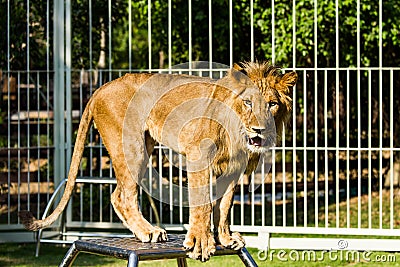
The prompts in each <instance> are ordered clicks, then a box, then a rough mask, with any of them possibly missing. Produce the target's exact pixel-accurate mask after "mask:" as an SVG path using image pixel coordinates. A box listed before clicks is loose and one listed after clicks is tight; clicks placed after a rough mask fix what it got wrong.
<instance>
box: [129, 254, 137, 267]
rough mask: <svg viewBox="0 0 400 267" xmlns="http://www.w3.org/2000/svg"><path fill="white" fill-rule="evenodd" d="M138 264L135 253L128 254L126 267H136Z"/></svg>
mask: <svg viewBox="0 0 400 267" xmlns="http://www.w3.org/2000/svg"><path fill="white" fill-rule="evenodd" d="M138 264H139V258H138V256H137V255H136V253H131V254H129V258H128V265H126V267H137V266H138Z"/></svg>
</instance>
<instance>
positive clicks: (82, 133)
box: [18, 98, 93, 231]
mask: <svg viewBox="0 0 400 267" xmlns="http://www.w3.org/2000/svg"><path fill="white" fill-rule="evenodd" d="M92 99H93V98H91V99H90V100H89V102H88V104H87V105H86V108H85V110H84V112H83V114H82V118H81V122H80V124H79V129H78V135H77V138H76V142H75V148H74V152H73V155H72V161H71V166H70V169H69V173H68V181H67V184H66V186H65V190H64V194H63V196H62V198H61V200H60V202H59V203H58V206H57V207H56V208H55V209H54V211H53V212H52V213H51V214H50V215H49V216H48V217H46V218H45V219H43V220H38V219H36V218H35V217H34V216H33V214H32V213H31V212H30V211H27V210H23V211H20V212H19V214H18V215H19V218H20V220H21V223H22V224H24V226H25V228H26V229H28V230H31V231H36V230H39V229H42V228H46V227H48V226H50V225H51V224H52V223H53V222H54V221H55V220H56V219H57V218H58V216H59V215H60V214H61V213H62V212H63V210H64V209H65V207H66V206H67V204H68V201H69V199H70V197H71V194H72V191H73V189H74V186H75V181H76V176H77V174H78V170H79V166H80V162H81V159H82V155H83V150H84V148H85V140H86V136H87V133H88V131H89V127H90V124H91V121H92V119H93V116H92V113H91V111H90V110H91V108H90V106H91V103H92Z"/></svg>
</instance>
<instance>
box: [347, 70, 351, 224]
mask: <svg viewBox="0 0 400 267" xmlns="http://www.w3.org/2000/svg"><path fill="white" fill-rule="evenodd" d="M346 115H347V116H346V221H347V228H350V225H351V224H350V70H349V69H347V70H346Z"/></svg>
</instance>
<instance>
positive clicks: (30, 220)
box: [18, 210, 40, 231]
mask: <svg viewBox="0 0 400 267" xmlns="http://www.w3.org/2000/svg"><path fill="white" fill-rule="evenodd" d="M18 216H19V219H20V220H21V223H22V224H23V225H24V227H25V228H26V229H27V230H30V231H37V230H39V229H40V226H39V225H38V223H37V220H36V218H35V217H34V216H33V214H32V212H30V211H27V210H21V211H20V212H18Z"/></svg>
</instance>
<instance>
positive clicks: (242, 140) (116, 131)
mask: <svg viewBox="0 0 400 267" xmlns="http://www.w3.org/2000/svg"><path fill="white" fill-rule="evenodd" d="M296 82H297V74H296V73H295V72H288V73H282V71H281V69H280V68H279V67H276V66H274V65H272V64H270V63H269V62H262V63H261V62H242V63H239V64H235V65H234V66H233V68H231V69H230V70H229V71H228V72H227V74H226V75H225V76H224V77H223V78H221V79H219V80H213V79H211V78H203V77H197V76H191V75H183V74H153V73H136V74H126V75H125V76H122V77H120V78H118V79H116V80H113V81H111V82H109V83H107V84H104V85H103V86H101V87H100V88H99V89H98V90H96V91H95V93H94V94H93V96H92V97H91V98H90V99H89V102H88V103H87V105H86V108H85V110H84V111H83V114H82V118H81V121H80V124H79V129H78V134H77V139H76V143H75V148H74V152H73V155H72V160H71V165H70V170H69V174H68V181H67V184H66V186H65V190H64V194H63V196H62V198H61V200H60V202H59V204H58V205H57V207H56V208H55V209H54V211H53V212H52V213H51V214H50V215H49V216H48V217H46V218H45V219H43V220H38V219H36V218H34V217H33V215H32V213H31V212H29V211H21V212H20V213H19V216H20V219H21V222H22V223H23V224H24V226H25V228H26V229H28V230H32V231H35V230H38V229H42V228H45V227H48V226H50V225H51V224H52V223H53V222H54V221H55V220H56V219H57V217H58V216H59V215H60V214H61V213H62V212H63V210H64V209H65V207H66V205H67V203H68V201H69V198H70V196H71V194H72V192H73V189H74V185H75V181H76V176H77V173H78V169H79V166H80V161H81V159H82V154H83V150H84V147H85V140H86V137H87V133H88V131H89V129H90V125H91V124H92V122H94V124H95V125H96V127H97V129H98V131H99V133H100V135H101V137H102V139H103V143H104V144H105V147H106V148H107V150H108V152H109V155H110V157H111V160H112V162H113V168H114V171H115V176H116V179H117V186H116V188H115V190H114V192H113V193H112V196H111V203H112V205H113V208H114V210H115V212H116V214H117V215H118V217H119V218H120V219H121V221H122V222H123V224H124V225H125V226H126V227H127V228H128V229H129V230H130V231H131V232H132V233H133V234H134V235H135V236H136V237H137V238H138V239H140V240H141V241H142V242H162V241H167V240H168V236H167V233H166V231H165V230H164V229H162V228H160V227H157V226H153V225H152V224H150V223H149V222H148V221H147V220H146V219H145V218H144V217H143V215H142V213H141V211H140V208H139V203H138V189H139V188H138V183H139V184H140V179H141V178H142V177H144V174H145V169H146V166H147V164H148V155H150V154H151V153H152V151H153V149H154V146H155V144H156V143H157V142H158V143H161V144H163V145H166V146H168V147H170V148H171V149H173V150H174V151H176V152H177V153H180V154H181V155H183V156H184V157H185V159H186V166H187V180H188V194H189V195H188V198H189V227H188V231H187V233H186V236H185V240H184V243H183V245H184V248H185V249H186V250H187V252H188V256H189V257H190V258H193V259H198V260H201V261H207V260H208V259H209V258H210V256H211V255H212V254H213V253H214V252H215V246H216V243H219V244H221V245H222V246H224V247H227V248H231V249H235V250H237V249H240V248H242V247H244V246H245V242H244V239H243V238H242V237H241V235H240V234H239V233H236V232H231V230H230V227H229V211H230V208H231V205H232V199H233V195H234V190H235V186H236V184H237V182H238V179H239V177H240V176H241V175H242V174H247V175H248V174H250V173H251V172H252V171H253V170H254V169H255V168H256V166H257V164H258V162H259V159H260V158H261V157H262V155H263V153H265V151H267V150H268V149H269V148H270V147H272V146H273V145H274V144H275V138H276V135H278V136H280V134H281V132H282V127H283V124H284V123H286V121H287V120H288V118H289V115H290V112H291V109H292V99H291V94H292V90H293V87H294V86H295V84H296ZM275 129H276V132H275ZM211 176H212V177H214V178H215V179H216V181H219V180H221V181H223V182H222V183H219V184H218V185H217V189H216V190H217V191H218V194H219V196H220V197H219V198H218V199H216V200H212V199H210V177H211ZM218 194H217V195H218ZM212 209H214V212H213V218H211V214H212ZM212 219H213V225H214V229H213V230H214V231H213V232H214V233H213V232H212V229H211V225H212V224H211V220H212Z"/></svg>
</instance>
